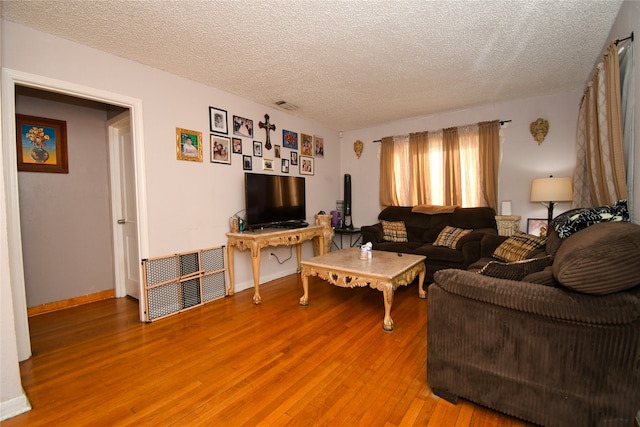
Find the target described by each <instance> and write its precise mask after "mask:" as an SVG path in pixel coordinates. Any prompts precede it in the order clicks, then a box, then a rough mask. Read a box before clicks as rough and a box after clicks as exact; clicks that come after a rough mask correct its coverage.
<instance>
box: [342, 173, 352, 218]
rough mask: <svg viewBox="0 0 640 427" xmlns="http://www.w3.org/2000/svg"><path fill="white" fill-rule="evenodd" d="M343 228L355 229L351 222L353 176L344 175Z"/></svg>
mask: <svg viewBox="0 0 640 427" xmlns="http://www.w3.org/2000/svg"><path fill="white" fill-rule="evenodd" d="M342 218H343V220H342V228H349V229H352V228H353V223H352V222H351V175H349V174H348V173H345V174H344V216H343V217H342Z"/></svg>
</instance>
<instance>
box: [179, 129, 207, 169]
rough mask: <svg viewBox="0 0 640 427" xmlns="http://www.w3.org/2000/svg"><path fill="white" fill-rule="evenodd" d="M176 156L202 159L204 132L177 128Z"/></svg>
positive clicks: (194, 160) (195, 160)
mask: <svg viewBox="0 0 640 427" xmlns="http://www.w3.org/2000/svg"><path fill="white" fill-rule="evenodd" d="M176 157H177V159H178V160H190V161H193V162H201V161H202V132H196V131H195V130H189V129H182V128H176Z"/></svg>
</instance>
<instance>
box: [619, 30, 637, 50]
mask: <svg viewBox="0 0 640 427" xmlns="http://www.w3.org/2000/svg"><path fill="white" fill-rule="evenodd" d="M625 40H631V41H632V42H633V31H631V35H630V36H629V37H626V38H624V39H620V40H616V46H618V43H622V42H623V41H625Z"/></svg>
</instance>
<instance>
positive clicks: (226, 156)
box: [211, 135, 231, 165]
mask: <svg viewBox="0 0 640 427" xmlns="http://www.w3.org/2000/svg"><path fill="white" fill-rule="evenodd" d="M211 163H225V164H227V165H230V164H231V140H230V139H229V138H227V137H226V136H218V135H211Z"/></svg>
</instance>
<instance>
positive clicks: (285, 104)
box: [275, 101, 298, 111]
mask: <svg viewBox="0 0 640 427" xmlns="http://www.w3.org/2000/svg"><path fill="white" fill-rule="evenodd" d="M275 104H276V105H277V106H278V107H280V108H284V109H285V110H289V111H291V110H295V109H297V108H298V107H297V106H295V105H293V104H290V103H288V102H287V101H277V102H275Z"/></svg>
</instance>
